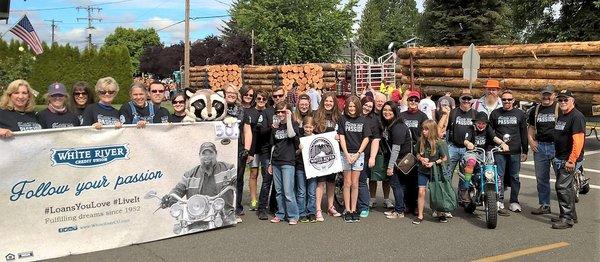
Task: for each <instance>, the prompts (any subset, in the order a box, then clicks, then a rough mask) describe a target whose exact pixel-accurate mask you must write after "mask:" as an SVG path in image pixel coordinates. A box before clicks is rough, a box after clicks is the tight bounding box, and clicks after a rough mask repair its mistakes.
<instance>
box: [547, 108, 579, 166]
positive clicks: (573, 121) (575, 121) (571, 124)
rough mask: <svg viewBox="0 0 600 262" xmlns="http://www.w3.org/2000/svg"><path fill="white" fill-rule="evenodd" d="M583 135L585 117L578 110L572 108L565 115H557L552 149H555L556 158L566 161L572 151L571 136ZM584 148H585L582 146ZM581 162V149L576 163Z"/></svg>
mask: <svg viewBox="0 0 600 262" xmlns="http://www.w3.org/2000/svg"><path fill="white" fill-rule="evenodd" d="M579 133H585V117H584V116H583V114H582V113H581V112H579V110H577V109H575V108H573V110H571V112H569V113H568V114H566V115H563V114H562V113H559V114H558V120H556V126H555V127H554V148H555V149H556V158H557V159H560V160H568V159H569V155H570V154H571V150H572V149H573V135H574V134H579ZM584 147H585V146H584ZM582 160H583V148H581V153H580V154H579V158H577V161H578V162H579V161H582Z"/></svg>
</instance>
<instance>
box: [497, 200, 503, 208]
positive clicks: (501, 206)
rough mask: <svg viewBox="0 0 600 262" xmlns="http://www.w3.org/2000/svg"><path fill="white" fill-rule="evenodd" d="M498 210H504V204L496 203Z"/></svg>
mask: <svg viewBox="0 0 600 262" xmlns="http://www.w3.org/2000/svg"><path fill="white" fill-rule="evenodd" d="M498 209H504V203H502V202H500V201H498Z"/></svg>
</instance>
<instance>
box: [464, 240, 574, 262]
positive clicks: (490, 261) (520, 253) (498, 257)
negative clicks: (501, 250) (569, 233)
mask: <svg viewBox="0 0 600 262" xmlns="http://www.w3.org/2000/svg"><path fill="white" fill-rule="evenodd" d="M566 246H569V243H566V242H558V243H554V244H550V245H544V246H539V247H532V248H527V249H523V250H518V251H513V252H510V253H506V254H502V255H496V256H491V257H486V258H482V259H478V260H474V261H473V262H493V261H503V260H508V259H512V258H516V257H521V256H527V255H531V254H535V253H540V252H544V251H548V250H552V249H557V248H563V247H566Z"/></svg>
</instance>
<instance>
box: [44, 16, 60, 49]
mask: <svg viewBox="0 0 600 262" xmlns="http://www.w3.org/2000/svg"><path fill="white" fill-rule="evenodd" d="M44 21H48V22H52V25H51V27H52V43H53V44H54V43H55V41H54V30H55V29H56V27H57V25H56V24H55V23H62V21H57V20H54V19H52V20H44Z"/></svg>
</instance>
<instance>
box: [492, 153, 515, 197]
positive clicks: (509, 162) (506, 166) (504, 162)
mask: <svg viewBox="0 0 600 262" xmlns="http://www.w3.org/2000/svg"><path fill="white" fill-rule="evenodd" d="M494 158H495V159H496V165H497V166H498V191H500V192H498V193H499V194H500V198H499V201H500V202H503V201H504V176H505V175H508V176H509V178H510V203H519V190H520V189H521V181H519V171H520V170H521V154H494Z"/></svg>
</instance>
